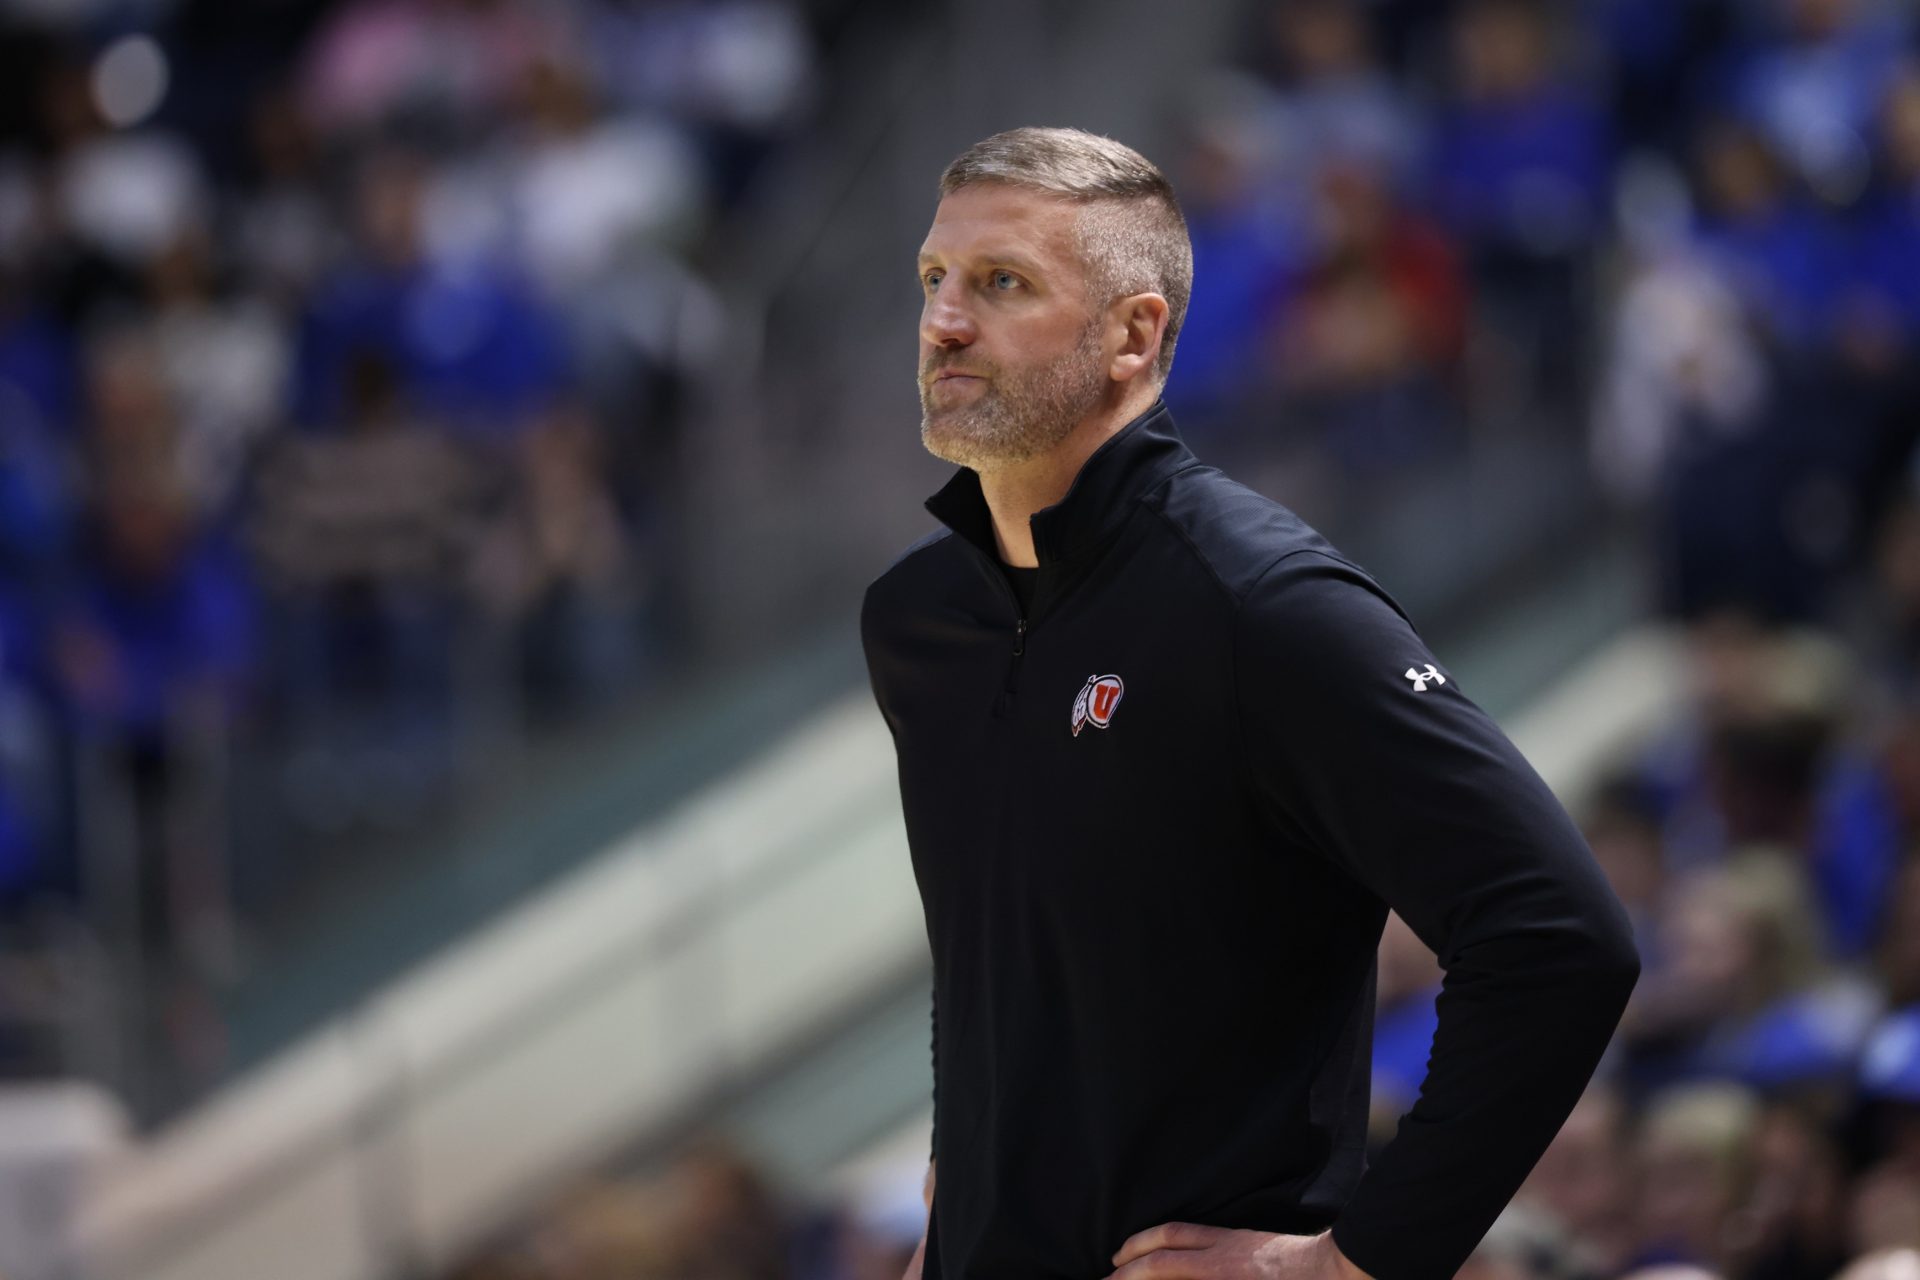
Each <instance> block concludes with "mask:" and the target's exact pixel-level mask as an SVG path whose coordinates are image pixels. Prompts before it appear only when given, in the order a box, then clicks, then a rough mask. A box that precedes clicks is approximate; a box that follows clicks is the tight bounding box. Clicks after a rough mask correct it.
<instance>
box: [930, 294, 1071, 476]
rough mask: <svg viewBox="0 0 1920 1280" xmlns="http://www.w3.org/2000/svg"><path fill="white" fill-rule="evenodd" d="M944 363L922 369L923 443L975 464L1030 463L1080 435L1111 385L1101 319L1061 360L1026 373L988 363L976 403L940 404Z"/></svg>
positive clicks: (947, 456) (934, 451)
mask: <svg viewBox="0 0 1920 1280" xmlns="http://www.w3.org/2000/svg"><path fill="white" fill-rule="evenodd" d="M938 367H939V365H938V364H937V363H935V362H929V364H928V365H927V366H926V367H925V368H923V369H922V370H921V376H920V442H921V443H922V444H923V445H925V446H926V448H927V452H928V453H931V454H932V455H933V456H934V457H936V458H942V459H945V460H946V461H948V462H951V463H954V464H955V465H957V466H962V467H971V468H973V469H974V470H975V471H981V470H987V469H991V468H995V467H1002V466H1006V465H1007V464H1008V463H1014V462H1024V461H1026V460H1027V459H1029V458H1032V457H1035V456H1037V455H1039V454H1042V453H1045V452H1046V451H1047V450H1049V449H1051V448H1053V447H1054V446H1055V445H1057V444H1059V443H1060V442H1061V441H1062V440H1064V439H1066V438H1067V436H1068V435H1070V434H1072V432H1073V429H1074V427H1075V426H1077V425H1078V424H1079V422H1080V420H1081V419H1082V418H1085V417H1086V416H1087V415H1088V414H1089V413H1091V412H1093V410H1094V409H1095V408H1096V407H1097V406H1098V405H1099V403H1100V398H1101V397H1102V396H1103V395H1104V394H1105V393H1106V390H1107V382H1108V379H1107V375H1106V371H1105V370H1103V369H1102V368H1101V367H1100V326H1099V325H1098V323H1089V324H1088V325H1087V327H1086V329H1085V330H1084V331H1082V333H1081V335H1080V344H1079V346H1077V347H1076V348H1075V349H1074V351H1073V352H1072V354H1070V355H1068V356H1066V357H1064V358H1062V359H1061V360H1060V361H1058V362H1057V363H1055V364H1052V365H1048V366H1045V367H1043V368H1038V369H1029V370H1025V371H1023V372H1021V373H1020V374H1018V375H1011V376H1010V375H1009V374H1007V373H1006V371H1005V370H1001V369H987V370H985V372H986V373H988V374H989V375H991V376H990V379H989V381H988V383H987V389H986V392H985V394H983V395H982V396H981V397H980V398H979V399H978V400H976V401H974V402H973V403H972V404H965V405H955V406H954V407H952V408H947V409H934V408H933V407H932V406H931V405H929V403H928V397H927V392H928V388H929V387H930V385H931V383H930V382H929V378H930V376H931V374H932V372H933V370H934V369H937V368H938Z"/></svg>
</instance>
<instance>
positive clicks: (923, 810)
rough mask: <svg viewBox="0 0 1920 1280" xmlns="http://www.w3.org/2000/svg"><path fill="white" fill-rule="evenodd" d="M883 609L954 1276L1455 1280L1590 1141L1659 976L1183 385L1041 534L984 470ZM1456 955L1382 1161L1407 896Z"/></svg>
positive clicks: (1327, 551) (1392, 615)
mask: <svg viewBox="0 0 1920 1280" xmlns="http://www.w3.org/2000/svg"><path fill="white" fill-rule="evenodd" d="M926 505H927V508H928V510H929V511H930V512H931V513H932V514H933V515H934V516H936V517H937V518H938V519H939V520H940V521H941V524H942V526H943V527H941V528H937V529H936V530H934V531H933V532H932V533H931V534H929V535H928V536H927V537H925V538H922V539H921V540H920V541H918V542H916V543H915V544H914V545H913V546H911V547H909V548H908V549H907V550H906V551H905V552H903V553H902V554H901V555H900V556H899V558H897V559H896V560H895V561H894V562H893V564H892V565H891V566H890V567H889V568H888V569H887V570H886V572H884V573H883V574H881V575H880V576H879V578H877V579H876V580H875V581H874V582H873V583H872V584H871V585H870V586H869V587H868V589H867V592H866V597H865V600H864V603H863V606H862V610H861V637H862V643H863V645H864V646H865V650H866V657H867V663H868V670H869V673H870V676H871V679H872V686H873V692H874V696H875V699H876V701H877V702H878V704H879V709H880V712H881V714H882V716H883V718H884V719H885V721H886V724H887V727H888V729H889V731H890V732H891V733H892V735H893V740H894V745H895V750H896V755H897V759H898V765H899V780H900V797H901V804H902V807H903V810H904V814H905V819H906V827H907V837H908V843H909V846H910V851H911V857H912V863H913V873H914V877H915V880H916V882H917V884H918V887H919V891H920V897H921V902H922V905H923V907H924V909H925V914H926V926H927V937H928V941H929V944H930V947H931V950H932V954H933V972H934V1010H933V1024H932V1030H933V1036H932V1041H933V1070H934V1110H935V1118H934V1140H933V1146H934V1154H935V1155H936V1156H937V1157H938V1177H937V1182H936V1185H935V1191H934V1201H933V1212H932V1215H931V1220H930V1221H929V1224H928V1238H927V1249H926V1258H925V1276H926V1278H927V1280H936V1278H938V1280H1041V1278H1042V1277H1046V1278H1049V1280H1051V1278H1053V1277H1059V1278H1061V1280H1099V1277H1103V1276H1105V1275H1107V1274H1108V1273H1110V1272H1111V1271H1112V1270H1113V1266H1112V1262H1111V1258H1112V1255H1113V1253H1114V1252H1115V1251H1116V1250H1117V1249H1118V1248H1119V1247H1120V1246H1121V1244H1122V1243H1123V1242H1124V1241H1125V1240H1126V1239H1127V1238H1128V1237H1129V1236H1131V1235H1132V1234H1134V1233H1135V1232H1138V1231H1140V1230H1143V1229H1145V1228H1147V1227H1151V1226H1154V1225H1157V1224H1159V1223H1161V1222H1167V1221H1185V1222H1198V1223H1206V1224H1210V1225H1214V1226H1223V1227H1244V1228H1253V1229H1257V1230H1263V1231H1279V1232H1291V1233H1297V1234H1311V1233H1314V1232H1317V1231H1319V1230H1321V1229H1324V1228H1325V1227H1327V1226H1328V1225H1329V1224H1331V1225H1332V1227H1333V1235H1334V1239H1335V1242H1336V1243H1337V1244H1338V1245H1339V1246H1340V1248H1341V1250H1342V1251H1343V1252H1344V1253H1345V1254H1346V1255H1347V1256H1348V1257H1349V1258H1350V1259H1352V1260H1353V1261H1354V1262H1355V1263H1356V1264H1357V1265H1358V1266H1360V1268H1361V1269H1362V1270H1364V1271H1366V1272H1367V1273H1368V1274H1370V1275H1372V1276H1374V1277H1375V1278H1376V1280H1446V1278H1447V1277H1451V1276H1452V1275H1453V1274H1454V1272H1455V1271H1456V1270H1457V1269H1458V1268H1459V1266H1460V1264H1461V1263H1462V1262H1463V1261H1464V1260H1465V1259H1466V1257H1467V1256H1468V1254H1469V1253H1471V1252H1472V1250H1473V1248H1474V1246H1475V1244H1477V1243H1478V1241H1479V1240H1480V1238H1481V1237H1482V1235H1484V1234H1485V1232H1486V1230H1487V1228H1488V1227H1489V1226H1490V1225H1491V1224H1492V1222H1493V1220H1494V1218H1495V1217H1496V1216H1497V1215H1498V1214H1499V1212H1500V1210H1501V1209H1502V1208H1503V1207H1504V1206H1505V1205H1506V1203H1507V1202H1508V1200H1509V1199H1510V1197H1511V1196H1512V1194H1513V1192H1514V1191H1515V1189H1516V1188H1517V1187H1518V1186H1519V1184H1520V1182H1521V1181H1522V1180H1523V1179H1524V1177H1525V1176H1526V1174H1527V1172H1528V1171H1529V1170H1530V1169H1531V1168H1532V1166H1533V1164H1534V1162H1535V1161H1536V1160H1537V1159H1538V1158H1539V1156H1540V1153H1541V1152H1542V1151H1543V1150H1544V1149H1545V1147H1546V1145H1547V1143H1548V1141H1549V1140H1550V1139H1551V1138H1552V1136H1553V1135H1554V1133H1555V1132H1556V1131H1557V1130H1558V1129H1559V1127H1560V1124H1561V1122H1562V1121H1563V1120H1564V1119H1565V1118H1566V1115H1567V1113H1568V1112H1569V1111H1570V1110H1571V1109H1572V1107H1573V1104H1574V1102H1575V1101H1576V1100H1577V1099H1578V1097H1579V1095H1580V1093H1581V1091H1582V1089H1583V1088H1584V1086H1585V1085H1586V1083H1587V1081H1588V1079H1589V1077H1590V1076H1591V1074H1592V1072H1593V1069H1594V1067H1595V1066H1596V1064H1597V1063H1598V1061H1599V1059H1600V1056H1601V1053H1602V1052H1603V1050H1604V1049H1605V1047H1606V1044H1607V1041H1608V1039H1609V1037H1610V1036H1611V1034H1612V1032H1613V1028H1614V1026H1615V1024H1616V1022H1617V1021H1618V1018H1619V1016H1620V1013H1621V1011H1622V1009H1623V1008H1624V1006H1625V1003H1626V999H1627V996H1628V993H1629V992H1630V990H1631V989H1632V987H1633V985H1634V982H1635V980H1636V978H1637V976H1638V973H1639V958H1638V955H1637V954H1636V952H1635V950H1634V946H1633V941H1632V934H1631V931H1630V928H1629V925H1628V921H1627V916H1626V913H1625V911H1624V910H1623V908H1622V907H1621V905H1620V903H1619V901H1618V900H1617V899H1616V898H1615V897H1614V895H1613V894H1612V892H1611V890H1610V889H1609V888H1608V886H1607V884H1606V882H1605V880H1604V878H1603V877H1602V875H1601V873H1600V871H1599V869H1598V867H1597V866H1596V864H1595V863H1594V861H1593V857H1592V854H1591V853H1590V852H1589V851H1588V849H1587V847H1586V845H1585V843H1584V841H1583V840H1582V839H1581V837H1580V834H1579V832H1578V831H1577V829H1576V828H1575V827H1574V825H1573V823H1572V822H1571V821H1570V820H1569V819H1568V817H1567V815H1566V813H1565V811H1564V810H1563V809H1562V808H1561V807H1560V805H1559V803H1558V802H1557V801H1556V800H1555V799H1554V797H1553V795H1552V794H1551V792H1550V791H1549V790H1548V789H1547V787H1546V785H1545V784H1544V783H1543V782H1542V781H1541V780H1540V778H1539V776H1538V775H1537V774H1536V773H1535V772H1534V771H1533V769H1532V768H1531V767H1530V766H1529V765H1528V764H1527V762H1526V760H1525V759H1524V758H1522V757H1521V755H1520V754H1519V752H1518V751H1517V750H1515V748H1514V747H1513V745H1512V744H1511V743H1510V742H1509V741H1508V740H1507V738H1506V736H1505V735H1504V734H1503V733H1502V732H1501V731H1500V729H1499V728H1498V726H1496V725H1495V724H1494V723H1493V721H1492V720H1491V719H1490V718H1489V717H1488V716H1487V715H1486V714H1485V713H1484V712H1483V711H1481V710H1480V708H1479V707H1477V706H1476V705H1475V704H1474V703H1473V702H1472V701H1470V700H1469V699H1468V698H1467V696H1466V694H1465V693H1464V692H1463V691H1462V690H1461V688H1460V686H1459V682H1458V681H1456V680H1455V679H1454V678H1453V677H1452V675H1450V674H1449V673H1448V672H1447V670H1446V668H1445V667H1444V666H1443V665H1441V664H1440V662H1439V660H1438V659H1437V658H1435V657H1434V656H1433V654H1432V653H1431V652H1429V651H1428V648H1427V646H1426V645H1425V643H1423V642H1422V640H1421V638H1420V637H1419V635H1418V634H1417V633H1416V632H1415V630H1414V628H1413V626H1412V625H1411V623H1410V622H1409V621H1408V619H1407V618H1406V616H1405V615H1404V614H1403V613H1402V612H1401V610H1400V608H1399V606H1398V605H1397V604H1396V603H1395V602H1394V601H1393V600H1392V599H1391V598H1390V597H1389V596H1388V595H1387V593H1386V592H1385V591H1384V590H1383V589H1382V588H1381V587H1380V586H1379V585H1378V584H1376V583H1375V582H1374V581H1373V579H1372V578H1371V577H1369V576H1368V575H1367V574H1366V573H1365V572H1363V571H1362V570H1361V569H1360V568H1358V567H1356V566H1355V565H1354V564H1353V563H1352V562H1350V561H1349V560H1347V559H1346V558H1344V557H1343V556H1342V555H1341V554H1340V553H1339V552H1338V551H1336V550H1335V549H1334V548H1333V547H1332V546H1331V545H1330V544H1329V543H1328V542H1327V541H1326V540H1324V539H1323V538H1321V537H1320V536H1319V535H1318V534H1317V533H1315V532H1314V531H1313V530H1312V529H1311V528H1309V527H1308V526H1307V525H1306V524H1305V523H1304V522H1302V521H1301V520H1300V519H1299V518H1298V517H1297V516H1295V515H1294V514H1293V513H1292V512H1290V511H1288V510H1287V509H1286V508H1285V507H1283V506H1281V505H1279V504H1278V503H1275V502H1273V501H1271V500H1269V499H1267V498H1265V497H1262V496H1261V495H1259V494H1257V493H1255V492H1253V491H1252V490H1250V489H1247V488H1246V487H1244V486H1242V485H1240V484H1238V483H1236V482H1234V481H1233V480H1231V479H1229V478H1228V477H1227V476H1225V475H1224V474H1222V473H1221V472H1220V471H1219V470H1217V469H1216V468H1214V467H1211V466H1208V465H1206V464H1204V463H1202V462H1200V461H1199V460H1198V459H1197V458H1196V457H1195V456H1194V455H1193V453H1192V452H1191V451H1190V450H1189V449H1188V448H1187V446H1186V445H1185V443H1184V442H1183V441H1182V439H1181V437H1180V435H1179V432H1178V431H1177V429H1176V427H1175V425H1174V422H1173V419H1172V417H1171V415H1170V414H1169V413H1168V411H1167V408H1166V406H1165V404H1164V402H1161V403H1156V404H1155V405H1154V406H1153V407H1152V408H1151V409H1149V410H1148V411H1147V412H1146V413H1144V414H1143V415H1141V416H1140V417H1138V418H1136V419H1134V420H1133V421H1131V422H1130V423H1128V424H1127V425H1126V426H1125V427H1124V428H1122V429H1121V430H1120V431H1118V432H1117V433H1115V434H1114V435H1113V436H1111V437H1110V438H1109V439H1108V440H1106V441H1105V442H1103V443H1102V444H1101V445H1100V447H1099V448H1098V449H1096V450H1095V451H1094V453H1093V454H1092V455H1091V456H1090V457H1089V458H1088V460H1087V462H1086V463H1085V464H1084V465H1083V466H1082V468H1081V470H1080V472H1079V473H1078V475H1077V476H1076V477H1075V478H1074V481H1073V483H1072V485H1071V487H1070V488H1069V489H1068V491H1067V493H1066V496H1065V497H1064V498H1062V499H1061V500H1060V501H1059V502H1058V503H1056V504H1055V505H1053V506H1050V507H1047V508H1045V509H1044V510H1041V511H1038V512H1035V513H1034V514H1033V516H1032V519H1031V527H1032V531H1033V538H1034V547H1035V550H1036V553H1037V557H1038V559H1039V569H1038V572H1037V573H1036V574H1035V576H1034V589H1033V596H1032V600H1031V603H1030V604H1029V605H1026V606H1024V607H1023V606H1022V604H1021V603H1020V601H1019V599H1018V598H1017V596H1016V594H1015V592H1014V590H1013V588H1012V587H1011V585H1010V584H1009V582H1008V580H1007V576H1006V574H1005V573H1003V572H1002V565H1001V562H1000V561H999V558H998V553H997V550H996V543H995V539H994V535H993V528H992V517H991V515H990V513H989V511H988V508H987V505H986V502H985V499H984V498H983V496H982V494H981V491H980V483H979V477H978V475H977V474H976V473H975V472H973V471H972V470H970V469H967V468H958V469H956V472H955V474H954V475H953V477H952V479H951V480H950V481H949V482H948V483H947V484H946V485H945V486H944V487H943V488H942V489H941V490H940V491H939V492H938V493H936V494H934V495H933V496H932V497H931V498H929V499H928V500H927V504H926ZM1389 907H1391V908H1393V909H1394V910H1397V911H1398V912H1399V913H1400V914H1401V916H1402V917H1404V918H1405V919H1406V921H1407V923H1408V924H1409V925H1411V926H1412V928H1413V930H1414V932H1415V933H1416V934H1417V935H1418V936H1419V937H1420V938H1421V940H1422V941H1424V942H1425V943H1426V944H1427V945H1428V946H1429V947H1431V948H1432V949H1433V950H1434V952H1435V953H1436V955H1437V956H1438V957H1439V959H1440V962H1441V964H1442V966H1443V967H1444V969H1445V971H1446V973H1445V979H1444V982H1443V987H1442V991H1441V994H1440V996H1439V1001H1438V1012H1439V1027H1438V1030H1437V1032H1436V1033H1435V1037H1434V1044H1433V1052H1432V1056H1431V1058H1430V1059H1429V1063H1428V1072H1427V1077H1426V1082H1425V1084H1424V1086H1423V1087H1422V1089H1421V1093H1420V1097H1419V1099H1418V1101H1417V1102H1416V1103H1415V1104H1414V1106H1413V1107H1412V1108H1411V1110H1410V1111H1409V1112H1408V1113H1407V1114H1406V1115H1405V1116H1404V1117H1402V1119H1401V1120H1400V1123H1399V1127H1398V1130H1397V1132H1396V1134H1395V1136H1394V1137H1393V1139H1392V1141H1391V1142H1389V1143H1388V1144H1387V1145H1386V1147H1385V1148H1384V1149H1383V1150H1382V1151H1381V1152H1380V1153H1379V1154H1378V1156H1377V1158H1376V1159H1375V1161H1374V1162H1373V1163H1372V1165H1371V1167H1368V1165H1367V1162H1366V1152H1365V1137H1366V1121H1367V1108H1368V1096H1369V1084H1370V1081H1369V1064H1370V1059H1371V1042H1372V1031H1373V1004H1374V986H1375V954H1376V948H1377V946H1378V943H1379V939H1380V933H1381V929H1382V927H1383V925H1384V923H1385V920H1386V914H1387V910H1388V908H1389Z"/></svg>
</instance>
